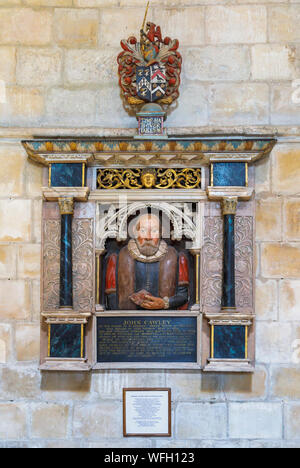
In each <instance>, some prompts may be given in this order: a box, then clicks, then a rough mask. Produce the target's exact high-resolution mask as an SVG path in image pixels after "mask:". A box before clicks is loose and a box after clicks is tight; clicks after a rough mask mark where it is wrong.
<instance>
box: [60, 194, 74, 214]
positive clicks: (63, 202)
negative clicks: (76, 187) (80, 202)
mask: <svg viewBox="0 0 300 468" xmlns="http://www.w3.org/2000/svg"><path fill="white" fill-rule="evenodd" d="M58 204H59V209H60V214H61V215H67V214H69V215H73V214H74V198H73V197H63V198H59V199H58Z"/></svg>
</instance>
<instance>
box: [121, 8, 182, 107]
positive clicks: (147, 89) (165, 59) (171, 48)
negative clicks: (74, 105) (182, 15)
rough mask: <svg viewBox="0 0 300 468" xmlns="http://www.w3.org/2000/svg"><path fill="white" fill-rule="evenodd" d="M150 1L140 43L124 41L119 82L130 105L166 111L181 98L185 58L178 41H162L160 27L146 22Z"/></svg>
mask: <svg viewBox="0 0 300 468" xmlns="http://www.w3.org/2000/svg"><path fill="white" fill-rule="evenodd" d="M148 7H149V2H148V6H147V10H146V14H145V19H144V23H143V26H142V29H141V31H140V40H139V41H138V40H137V38H136V37H134V36H131V37H129V39H128V40H122V41H121V46H122V49H123V52H121V53H120V54H119V56H118V64H119V78H120V80H119V83H120V87H121V90H122V94H123V96H124V97H125V99H126V100H127V102H128V103H129V105H130V106H132V107H134V108H135V109H138V108H139V106H140V105H142V104H145V103H157V104H159V105H161V106H162V107H163V108H164V109H165V108H166V107H167V106H169V105H170V104H172V103H173V102H174V101H175V100H176V99H177V98H178V97H179V85H180V73H181V65H182V58H181V55H180V53H179V52H178V47H179V41H178V40H177V39H174V40H172V39H171V38H170V37H165V38H163V36H162V33H161V28H160V26H156V25H155V24H154V23H151V22H147V23H146V17H147V12H148Z"/></svg>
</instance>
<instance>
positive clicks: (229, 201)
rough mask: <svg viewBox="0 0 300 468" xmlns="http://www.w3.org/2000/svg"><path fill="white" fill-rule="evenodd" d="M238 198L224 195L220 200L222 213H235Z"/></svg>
mask: <svg viewBox="0 0 300 468" xmlns="http://www.w3.org/2000/svg"><path fill="white" fill-rule="evenodd" d="M237 203H238V198H237V197H226V198H223V199H222V201H221V206H222V213H223V216H225V215H235V214H236V209H237Z"/></svg>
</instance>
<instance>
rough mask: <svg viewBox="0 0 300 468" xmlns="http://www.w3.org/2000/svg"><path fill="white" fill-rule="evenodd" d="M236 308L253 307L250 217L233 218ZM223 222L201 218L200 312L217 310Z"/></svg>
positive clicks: (220, 281) (219, 293) (251, 229)
mask: <svg viewBox="0 0 300 468" xmlns="http://www.w3.org/2000/svg"><path fill="white" fill-rule="evenodd" d="M235 245H236V249H235V264H236V269H235V276H236V278H235V286H236V306H237V308H238V309H239V310H240V309H249V308H252V307H253V218H252V217H251V216H236V219H235ZM222 249H223V219H222V217H221V216H220V217H219V216H213V217H205V227H204V246H203V249H202V253H203V254H202V277H201V301H202V306H203V309H204V311H209V310H220V308H221V298H222V255H223V250H222Z"/></svg>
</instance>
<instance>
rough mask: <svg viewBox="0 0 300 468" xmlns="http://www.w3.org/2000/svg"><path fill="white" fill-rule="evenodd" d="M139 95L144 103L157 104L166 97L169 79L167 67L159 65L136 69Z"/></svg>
mask: <svg viewBox="0 0 300 468" xmlns="http://www.w3.org/2000/svg"><path fill="white" fill-rule="evenodd" d="M136 84H137V94H138V96H139V97H140V98H141V99H143V100H144V101H148V102H155V101H158V100H159V99H162V98H164V97H165V94H166V88H167V77H166V70H165V67H161V66H159V65H158V64H157V63H156V64H154V65H151V66H148V67H143V66H140V67H139V66H137V67H136Z"/></svg>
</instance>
